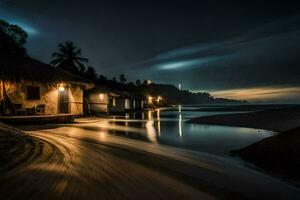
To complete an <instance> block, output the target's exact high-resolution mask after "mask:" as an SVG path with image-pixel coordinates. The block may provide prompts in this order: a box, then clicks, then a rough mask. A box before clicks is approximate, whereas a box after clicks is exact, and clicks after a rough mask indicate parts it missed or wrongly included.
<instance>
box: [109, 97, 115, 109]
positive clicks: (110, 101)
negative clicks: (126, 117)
mask: <svg viewBox="0 0 300 200" xmlns="http://www.w3.org/2000/svg"><path fill="white" fill-rule="evenodd" d="M109 105H110V106H113V107H115V106H116V99H115V98H110V99H109Z"/></svg>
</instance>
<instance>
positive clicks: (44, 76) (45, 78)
mask: <svg viewBox="0 0 300 200" xmlns="http://www.w3.org/2000/svg"><path fill="white" fill-rule="evenodd" d="M0 79H1V80H6V81H32V82H41V83H46V84H55V83H60V82H64V83H70V84H78V85H84V86H87V87H89V88H90V87H92V86H93V83H92V82H91V81H89V80H87V79H85V78H82V77H80V76H78V75H76V74H73V73H70V72H68V71H64V70H61V69H57V68H55V67H53V66H51V65H48V64H45V63H42V62H40V61H38V60H35V59H32V58H30V57H26V58H23V59H19V60H14V61H11V60H0Z"/></svg>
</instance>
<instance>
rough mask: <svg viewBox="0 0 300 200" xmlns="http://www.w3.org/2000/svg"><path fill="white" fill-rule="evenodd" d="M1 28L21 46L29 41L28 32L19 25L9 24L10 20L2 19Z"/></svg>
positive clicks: (0, 20) (0, 21)
mask: <svg viewBox="0 0 300 200" xmlns="http://www.w3.org/2000/svg"><path fill="white" fill-rule="evenodd" d="M0 29H1V30H2V31H3V32H4V33H5V34H7V35H9V36H10V37H12V39H13V40H14V41H15V42H16V43H17V44H18V45H20V46H22V45H24V44H25V43H26V41H27V38H28V34H27V33H26V32H25V31H24V30H23V29H22V28H21V27H19V26H18V25H14V24H9V23H8V22H6V21H4V20H2V19H0Z"/></svg>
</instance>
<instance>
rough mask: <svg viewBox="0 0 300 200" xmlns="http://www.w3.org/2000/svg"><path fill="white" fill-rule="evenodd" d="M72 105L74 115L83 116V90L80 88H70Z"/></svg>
mask: <svg viewBox="0 0 300 200" xmlns="http://www.w3.org/2000/svg"><path fill="white" fill-rule="evenodd" d="M70 104H71V112H70V114H72V115H83V89H82V88H80V87H71V88H70Z"/></svg>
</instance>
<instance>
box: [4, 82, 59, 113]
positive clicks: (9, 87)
mask: <svg viewBox="0 0 300 200" xmlns="http://www.w3.org/2000/svg"><path fill="white" fill-rule="evenodd" d="M28 86H34V87H39V91H40V98H39V99H34V100H30V99H28V97H27V87H28ZM5 89H6V91H7V94H8V96H9V97H10V99H11V101H12V102H13V103H14V104H21V105H22V108H23V109H25V108H32V107H35V106H37V105H40V104H44V105H46V107H45V114H46V115H50V114H57V99H58V96H57V95H58V93H57V89H56V87H50V86H47V85H46V84H40V83H29V82H22V83H12V82H5ZM1 90H2V86H1Z"/></svg>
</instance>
